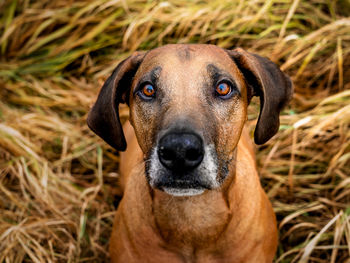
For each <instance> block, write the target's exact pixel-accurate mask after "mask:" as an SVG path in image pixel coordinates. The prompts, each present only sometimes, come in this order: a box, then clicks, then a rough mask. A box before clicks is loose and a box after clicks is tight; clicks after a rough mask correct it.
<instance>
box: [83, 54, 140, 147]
mask: <svg viewBox="0 0 350 263" xmlns="http://www.w3.org/2000/svg"><path fill="white" fill-rule="evenodd" d="M144 56H145V53H143V52H142V53H141V52H135V53H134V54H133V55H131V56H130V57H128V58H127V59H125V60H123V61H122V62H120V63H119V65H118V66H117V67H116V68H115V69H114V71H113V73H112V75H111V76H109V78H108V79H107V80H106V82H105V83H104V84H103V87H102V89H101V91H100V94H99V95H98V98H97V101H96V102H95V104H94V106H93V107H92V108H91V110H90V112H89V115H88V118H87V124H88V126H89V128H90V129H91V130H92V131H94V132H95V133H96V134H97V135H98V136H100V137H101V138H102V139H103V140H105V142H107V143H108V144H109V145H110V146H112V147H113V148H115V149H117V150H119V151H124V150H125V149H126V141H125V137H124V133H123V129H122V125H121V123H120V120H119V111H118V106H119V103H121V102H125V101H123V95H125V93H126V92H128V91H129V88H130V86H131V83H132V79H133V77H134V75H135V73H136V71H137V69H138V67H139V65H140V64H141V62H142V60H143V58H144Z"/></svg>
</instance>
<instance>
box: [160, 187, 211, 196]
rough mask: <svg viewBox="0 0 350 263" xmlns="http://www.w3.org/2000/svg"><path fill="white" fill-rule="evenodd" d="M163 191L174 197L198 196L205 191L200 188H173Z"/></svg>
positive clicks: (166, 188) (165, 188)
mask: <svg viewBox="0 0 350 263" xmlns="http://www.w3.org/2000/svg"><path fill="white" fill-rule="evenodd" d="M162 190H163V191H164V192H165V193H167V194H169V195H172V196H196V195H201V194H203V193H204V191H205V189H200V188H198V189H197V188H187V189H181V188H172V187H163V188H162Z"/></svg>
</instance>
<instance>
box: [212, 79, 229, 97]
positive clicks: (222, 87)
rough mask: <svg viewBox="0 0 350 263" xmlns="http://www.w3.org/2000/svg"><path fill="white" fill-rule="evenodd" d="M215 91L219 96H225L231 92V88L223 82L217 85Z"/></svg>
mask: <svg viewBox="0 0 350 263" xmlns="http://www.w3.org/2000/svg"><path fill="white" fill-rule="evenodd" d="M215 90H216V93H217V94H218V95H219V96H226V95H228V94H229V93H230V92H231V87H230V85H228V84H227V83H225V82H223V83H220V84H219V85H217V86H216V89H215Z"/></svg>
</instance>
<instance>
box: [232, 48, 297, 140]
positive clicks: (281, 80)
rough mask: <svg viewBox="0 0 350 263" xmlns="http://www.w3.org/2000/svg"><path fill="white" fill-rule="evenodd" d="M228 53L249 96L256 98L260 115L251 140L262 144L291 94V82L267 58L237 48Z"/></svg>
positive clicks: (273, 129) (276, 124)
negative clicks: (243, 79)
mask: <svg viewBox="0 0 350 263" xmlns="http://www.w3.org/2000/svg"><path fill="white" fill-rule="evenodd" d="M228 53H229V55H230V56H231V58H232V59H233V60H234V62H235V63H236V65H237V66H238V68H239V69H240V70H241V72H242V73H243V76H244V78H245V81H246V84H247V88H248V89H251V93H252V95H253V96H259V97H260V114H259V119H258V123H257V125H256V128H255V132H254V141H255V143H256V144H264V143H265V142H267V141H268V140H269V139H270V138H271V137H272V136H273V135H275V134H276V132H277V131H278V128H279V125H280V121H279V114H280V111H281V110H282V108H283V107H284V106H285V105H286V104H287V103H288V102H289V100H290V99H291V97H292V95H293V84H292V82H291V80H290V79H289V77H288V76H287V75H285V74H284V73H283V72H282V71H281V70H280V69H279V68H278V67H277V65H276V64H274V63H273V62H272V61H270V60H269V59H267V58H263V57H260V56H258V55H255V54H252V53H249V52H247V51H244V50H243V49H241V48H237V49H234V50H229V51H228ZM248 94H249V92H248ZM248 99H250V98H248Z"/></svg>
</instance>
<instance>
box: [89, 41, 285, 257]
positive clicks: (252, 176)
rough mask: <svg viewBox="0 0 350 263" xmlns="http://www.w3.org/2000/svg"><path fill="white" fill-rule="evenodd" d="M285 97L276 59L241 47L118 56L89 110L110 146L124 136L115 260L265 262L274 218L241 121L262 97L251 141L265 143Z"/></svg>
mask: <svg viewBox="0 0 350 263" xmlns="http://www.w3.org/2000/svg"><path fill="white" fill-rule="evenodd" d="M291 94H292V84H291V82H290V80H289V78H288V77H287V76H286V75H284V74H283V73H282V72H281V71H280V70H279V69H278V67H277V66H276V65H275V64H274V63H272V62H271V61H269V60H268V59H266V58H262V57H260V56H257V55H254V54H251V53H248V52H246V51H244V50H242V49H239V48H238V49H235V50H225V49H221V48H219V47H216V46H212V45H167V46H164V47H160V48H157V49H154V50H151V51H149V52H147V53H139V52H136V53H134V54H133V55H132V56H130V57H128V58H127V59H125V60H124V61H123V62H121V63H120V64H119V65H118V66H117V68H116V69H115V70H114V72H113V73H112V75H111V76H110V77H109V78H108V80H107V81H106V83H105V84H104V86H103V87H102V89H101V91H100V94H99V97H98V99H97V101H96V103H95V105H94V106H93V108H92V110H91V111H90V113H89V116H88V125H89V127H90V128H91V129H92V130H93V131H94V132H95V133H96V134H98V135H99V136H101V137H102V139H104V140H105V141H106V142H107V143H108V144H110V145H111V146H113V147H114V148H116V149H117V150H121V151H124V150H125V149H126V141H127V143H128V148H127V150H126V152H125V153H123V154H121V167H120V168H121V176H122V185H123V186H124V196H123V199H122V200H121V203H120V205H119V208H118V210H117V212H116V217H115V221H114V226H113V232H112V237H111V240H110V255H111V259H112V262H123V263H124V262H168V263H170V262H200V263H202V262H253V263H260V262H272V260H273V257H274V254H275V251H276V247H277V229H276V221H275V215H274V213H273V210H272V207H271V204H270V202H269V200H268V198H267V196H266V194H265V193H264V191H263V189H262V187H261V185H260V181H259V177H258V174H257V169H256V166H255V156H254V150H253V147H252V145H251V143H250V139H249V138H248V136H247V134H246V132H245V131H244V123H245V121H246V118H247V106H248V104H249V101H250V99H251V97H252V96H260V102H261V110H260V116H259V119H258V123H257V126H256V129H255V133H254V139H255V142H256V143H257V144H263V143H265V142H266V141H267V140H269V139H270V138H271V137H272V136H273V135H274V134H275V133H276V132H277V130H278V127H279V113H280V111H281V109H282V107H283V106H284V105H285V104H286V103H287V102H288V100H289V99H290V97H291ZM123 102H126V103H127V104H128V105H129V107H130V123H131V125H132V127H133V128H132V127H131V126H130V125H129V124H128V123H127V124H126V125H125V127H124V133H125V135H126V136H125V137H126V139H125V137H124V134H123V130H122V127H121V124H120V121H119V117H118V105H119V103H123ZM242 131H243V132H242ZM135 135H136V136H135Z"/></svg>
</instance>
